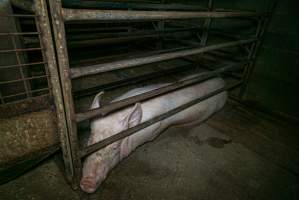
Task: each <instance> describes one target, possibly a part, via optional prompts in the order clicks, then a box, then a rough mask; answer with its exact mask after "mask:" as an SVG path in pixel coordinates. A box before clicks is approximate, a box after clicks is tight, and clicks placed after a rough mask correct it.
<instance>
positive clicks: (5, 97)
mask: <svg viewBox="0 0 299 200" xmlns="http://www.w3.org/2000/svg"><path fill="white" fill-rule="evenodd" d="M47 90H50V88H42V89H36V90H30V92H31V93H36V92H42V91H47ZM26 94H27V93H26V92H22V93H18V94H12V95H7V96H2V98H3V99H8V98H12V97H16V96H21V95H26ZM26 99H27V98H26Z"/></svg>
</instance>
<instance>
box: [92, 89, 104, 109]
mask: <svg viewBox="0 0 299 200" xmlns="http://www.w3.org/2000/svg"><path fill="white" fill-rule="evenodd" d="M103 95H104V91H102V92H100V93H98V94H97V95H96V96H95V97H94V99H93V101H92V104H91V108H93V109H94V108H99V107H101V100H102V97H103Z"/></svg>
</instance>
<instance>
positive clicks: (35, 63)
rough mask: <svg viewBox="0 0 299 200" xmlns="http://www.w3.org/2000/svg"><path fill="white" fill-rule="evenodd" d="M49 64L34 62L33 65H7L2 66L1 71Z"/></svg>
mask: <svg viewBox="0 0 299 200" xmlns="http://www.w3.org/2000/svg"><path fill="white" fill-rule="evenodd" d="M46 63H47V62H33V63H24V64H19V65H5V66H0V70H1V69H8V68H14V67H26V66H34V65H43V64H46Z"/></svg>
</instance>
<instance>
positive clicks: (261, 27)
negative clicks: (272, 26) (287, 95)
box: [238, 0, 278, 99]
mask: <svg viewBox="0 0 299 200" xmlns="http://www.w3.org/2000/svg"><path fill="white" fill-rule="evenodd" d="M277 3H278V1H277V0H275V1H274V2H272V4H271V3H270V4H269V8H268V10H267V13H269V14H268V15H266V16H264V17H263V18H262V19H260V21H259V24H258V27H257V30H256V35H257V36H258V38H259V40H258V41H257V42H256V44H254V45H252V48H251V50H250V52H249V55H248V57H250V58H251V59H252V60H253V61H252V62H251V63H250V64H248V66H247V68H245V70H246V71H245V72H244V84H243V85H242V87H241V88H240V92H239V95H238V98H239V99H242V98H243V97H244V95H245V92H246V89H247V86H248V83H249V79H250V77H251V75H252V73H253V70H254V67H255V63H256V58H257V53H258V51H259V49H260V46H261V44H262V41H261V40H262V38H263V36H264V35H265V31H266V28H267V27H268V25H269V22H270V19H271V17H272V15H273V13H274V10H275V8H276V6H277Z"/></svg>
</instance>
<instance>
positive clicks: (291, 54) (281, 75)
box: [245, 0, 299, 118]
mask: <svg viewBox="0 0 299 200" xmlns="http://www.w3.org/2000/svg"><path fill="white" fill-rule="evenodd" d="M298 5H299V2H297V1H296V0H279V1H278V5H277V7H276V10H275V12H274V15H273V17H272V20H271V22H270V24H269V27H268V29H267V32H266V34H265V38H264V41H263V45H262V47H261V49H260V52H259V55H258V58H257V62H256V66H255V70H254V73H253V75H252V77H251V79H250V82H249V85H248V89H247V93H246V96H245V97H246V98H245V99H246V100H248V101H251V102H253V103H256V104H258V105H261V106H263V107H265V108H266V109H269V110H272V111H275V112H278V113H281V114H283V115H289V116H292V117H295V118H299V106H298V103H299V95H298V93H299V90H298V88H299V23H298V18H299V11H298V10H296V9H297V8H298Z"/></svg>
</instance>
